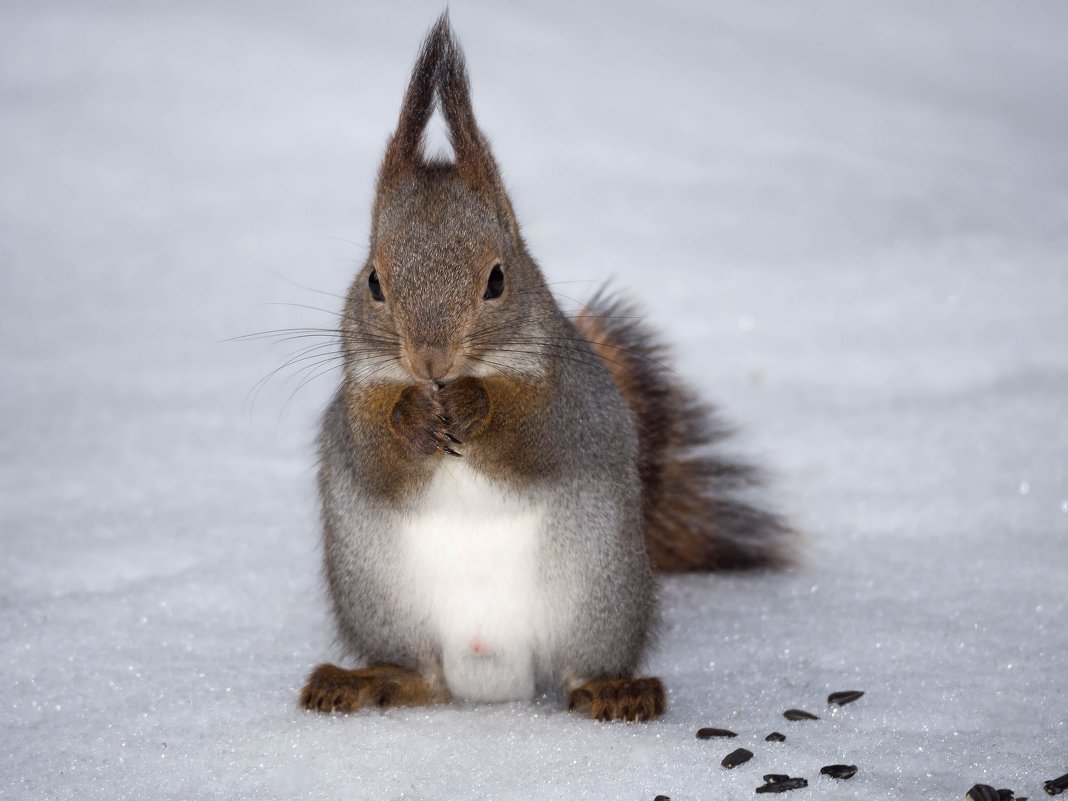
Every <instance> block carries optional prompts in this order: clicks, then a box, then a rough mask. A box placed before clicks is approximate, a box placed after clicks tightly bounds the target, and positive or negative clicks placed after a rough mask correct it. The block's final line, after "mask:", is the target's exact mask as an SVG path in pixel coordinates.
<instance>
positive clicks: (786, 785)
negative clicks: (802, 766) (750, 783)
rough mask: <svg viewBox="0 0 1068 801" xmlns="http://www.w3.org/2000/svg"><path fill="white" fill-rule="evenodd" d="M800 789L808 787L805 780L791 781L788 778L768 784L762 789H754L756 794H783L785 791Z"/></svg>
mask: <svg viewBox="0 0 1068 801" xmlns="http://www.w3.org/2000/svg"><path fill="white" fill-rule="evenodd" d="M801 787H808V780H807V779H791V778H789V777H787V778H785V779H783V780H781V781H777V782H768V783H767V784H765V785H764V786H763V787H758V788H756V791H757V792H758V793H785V792H786V791H787V790H797V789H799V788H801Z"/></svg>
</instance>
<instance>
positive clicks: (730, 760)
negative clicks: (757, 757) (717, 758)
mask: <svg viewBox="0 0 1068 801" xmlns="http://www.w3.org/2000/svg"><path fill="white" fill-rule="evenodd" d="M752 758H753V752H752V751H750V750H748V749H746V748H738V749H735V750H734V751H731V752H730V753H729V754H727V756H725V757H723V761H722V762H720V763H719V764H721V765H722V766H723V767H725V768H736V767H738V766H739V765H744V764H745V763H746V762H748V761H749V760H750V759H752Z"/></svg>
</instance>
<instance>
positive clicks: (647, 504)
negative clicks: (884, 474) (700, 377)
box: [574, 294, 792, 572]
mask: <svg viewBox="0 0 1068 801" xmlns="http://www.w3.org/2000/svg"><path fill="white" fill-rule="evenodd" d="M574 323H575V327H576V328H578V330H579V333H580V334H581V335H582V336H583V337H584V338H585V339H586V340H587V341H588V342H589V344H590V347H591V348H592V349H593V352H594V353H596V354H597V355H598V356H599V357H600V358H601V359H602V360H603V361H604V363H605V366H606V367H608V369H609V371H610V372H611V373H612V377H613V378H614V379H615V382H616V386H617V387H619V391H620V393H621V394H622V395H623V397H624V398H625V399H626V401H627V404H628V405H629V406H630V409H631V411H632V412H633V413H634V417H635V421H636V423H637V428H638V451H639V464H638V470H639V475H640V476H641V481H642V509H643V518H644V519H643V522H644V527H645V531H644V533H645V542H646V547H647V548H648V551H649V557H650V559H651V560H652V562H653V565H654V566H655V567H656V568H657V569H658V570H661V571H664V572H683V571H691V570H717V569H731V568H756V567H777V566H781V565H783V564H785V563H786V562H788V561H789V555H788V543H789V541H790V538H791V535H792V532H791V531H790V529H789V527H788V526H787V525H786V523H785V522H784V521H783V520H782V519H781V518H779V517H778V516H777V515H776V514H774V513H772V512H768V511H766V510H764V509H759V508H757V507H755V506H752V505H751V504H749V503H747V502H745V501H744V500H742V499H741V498H739V497H737V495H736V493H737V491H738V490H740V489H744V488H746V487H749V486H754V485H757V484H759V481H760V476H759V473H758V471H757V470H756V469H755V468H753V467H752V466H751V465H749V464H746V463H744V462H740V461H735V460H728V459H726V458H724V457H722V456H718V455H713V454H711V453H710V452H709V446H712V445H714V444H716V443H718V442H720V441H721V440H722V439H724V438H725V437H726V436H727V435H728V434H729V433H730V432H729V430H727V429H726V428H724V427H723V426H722V425H719V424H718V423H717V421H716V419H715V416H714V414H713V411H712V409H711V408H710V407H708V406H706V405H705V404H703V403H701V402H700V401H699V400H698V399H697V398H695V397H694V396H693V394H692V393H691V392H690V391H689V390H688V389H687V388H686V387H684V386H682V385H680V383H679V381H678V379H677V377H676V376H675V375H674V374H673V372H672V371H671V369H670V368H668V367H667V366H665V364H664V359H665V358H666V355H667V349H666V348H665V347H664V346H663V345H662V344H661V343H660V342H659V341H658V340H657V338H656V337H655V336H654V335H653V334H652V333H651V332H650V331H648V330H647V329H646V327H645V326H644V325H642V323H641V322H640V321H639V320H638V319H637V318H636V316H635V314H634V310H633V308H632V307H630V306H629V305H628V304H626V303H623V302H621V301H619V300H614V299H611V298H607V297H605V296H604V295H603V294H602V295H598V296H597V297H595V298H594V299H593V300H592V301H591V302H590V303H589V304H588V309H587V312H586V313H585V314H582V315H579V316H578V317H577V318H576V319H575V320H574Z"/></svg>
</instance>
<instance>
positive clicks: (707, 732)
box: [697, 729, 738, 740]
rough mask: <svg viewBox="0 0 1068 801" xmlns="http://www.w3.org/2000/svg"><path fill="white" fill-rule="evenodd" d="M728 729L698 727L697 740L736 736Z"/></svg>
mask: <svg viewBox="0 0 1068 801" xmlns="http://www.w3.org/2000/svg"><path fill="white" fill-rule="evenodd" d="M737 736H738V735H737V734H735V733H734V732H732V731H731V730H730V729H698V730H697V739H698V740H711V739H712V738H713V737H737Z"/></svg>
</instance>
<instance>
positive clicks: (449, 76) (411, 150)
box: [379, 10, 518, 235]
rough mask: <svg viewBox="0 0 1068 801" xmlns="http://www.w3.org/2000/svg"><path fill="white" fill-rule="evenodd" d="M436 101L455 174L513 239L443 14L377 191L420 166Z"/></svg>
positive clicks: (427, 44)
mask: <svg viewBox="0 0 1068 801" xmlns="http://www.w3.org/2000/svg"><path fill="white" fill-rule="evenodd" d="M438 99H440V100H441V110H442V114H443V115H444V117H445V123H446V125H447V126H448V131H449V141H450V143H451V144H452V150H453V154H454V156H455V158H456V169H457V172H459V174H460V177H461V178H462V179H463V180H464V181H465V182H466V183H467V184H468V185H469V186H470V187H471V188H473V189H475V190H476V191H479V192H482V193H483V194H484V195H485V196H486V198H487V200H489V201H490V202H491V203H493V204H494V206H495V207H496V208H497V210H498V213H500V214H501V215H502V216H503V217H504V218H505V220H506V222H507V224H508V226H509V227H510V228H511V229H512V231H513V233H515V234H516V235H518V224H517V223H516V220H515V214H514V212H513V211H512V205H511V203H510V202H509V200H508V195H507V193H506V192H505V191H504V184H503V182H502V181H501V177H500V173H499V171H498V170H497V162H496V161H495V160H494V158H493V153H492V151H491V150H490V146H489V142H487V141H486V137H485V136H483V135H482V131H480V130H479V127H478V123H477V122H476V121H475V111H474V108H473V107H472V106H471V88H470V85H469V83H468V80H467V67H466V65H465V63H464V54H463V51H462V50H461V49H460V45H459V44H457V42H456V39H455V38H454V37H453V35H452V28H451V27H450V25H449V12H448V11H447V10H446V11H445V12H444V13H443V14H442V15H441V16H440V17H438V20H437V22H435V23H434V27H433V28H431V29H430V33H428V34H427V37H426V39H425V40H424V41H423V47H422V49H421V50H420V51H419V58H418V59H416V62H415V68H414V69H413V70H412V77H411V80H410V81H409V82H408V91H407V92H405V94H404V103H403V105H402V106H401V113H400V119H399V120H398V121H397V130H396V131H395V132H394V134H393V136H392V137H391V138H390V140H389V145H388V146H387V147H386V157H385V160H384V161H383V162H382V170H381V173H380V174H379V187H380V188H381V187H383V186H387V185H389V184H391V183H393V181H395V180H396V179H397V178H399V177H401V176H402V175H406V174H408V173H410V172H412V171H414V170H415V169H417V168H418V167H419V166H420V165H422V164H424V163H425V161H424V153H423V140H424V133H425V131H426V126H427V123H428V122H430V118H431V116H433V114H434V108H435V105H436V101H437V100H438Z"/></svg>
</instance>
